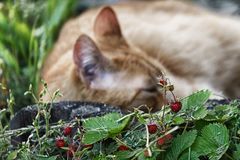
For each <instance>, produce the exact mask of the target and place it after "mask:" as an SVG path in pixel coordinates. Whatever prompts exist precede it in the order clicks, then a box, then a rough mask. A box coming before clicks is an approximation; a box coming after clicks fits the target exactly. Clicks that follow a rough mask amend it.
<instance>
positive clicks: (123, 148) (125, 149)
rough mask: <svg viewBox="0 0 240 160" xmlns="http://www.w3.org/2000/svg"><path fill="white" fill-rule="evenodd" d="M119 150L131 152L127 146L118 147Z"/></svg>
mask: <svg viewBox="0 0 240 160" xmlns="http://www.w3.org/2000/svg"><path fill="white" fill-rule="evenodd" d="M118 150H119V151H127V150H129V148H128V147H127V146H125V145H120V146H119V147H118Z"/></svg>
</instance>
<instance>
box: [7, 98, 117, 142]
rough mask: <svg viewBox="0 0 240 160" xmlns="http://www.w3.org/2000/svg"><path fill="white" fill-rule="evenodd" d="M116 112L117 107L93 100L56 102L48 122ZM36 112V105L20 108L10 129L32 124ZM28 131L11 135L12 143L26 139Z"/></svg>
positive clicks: (42, 123) (42, 122)
mask: <svg viewBox="0 0 240 160" xmlns="http://www.w3.org/2000/svg"><path fill="white" fill-rule="evenodd" d="M112 112H118V113H122V111H121V109H120V108H118V107H113V106H110V105H106V104H101V103H93V102H73V101H70V102H66V101H64V102H58V103H53V104H52V109H51V118H50V123H56V122H58V121H59V120H63V121H70V120H72V119H74V118H75V117H78V118H81V119H84V118H88V117H95V116H101V115H104V114H106V113H112ZM36 114H37V105H32V106H28V107H25V108H23V109H21V110H20V111H19V112H17V113H16V115H15V116H14V117H13V119H12V120H11V122H10V129H11V130H14V129H19V128H23V127H27V126H29V125H32V122H33V120H34V118H35V116H36ZM41 119H42V121H41V125H44V120H43V117H41ZM28 136H29V133H25V134H23V135H21V136H13V137H11V143H12V145H14V146H16V145H17V144H19V143H21V142H23V141H26V140H27V138H28Z"/></svg>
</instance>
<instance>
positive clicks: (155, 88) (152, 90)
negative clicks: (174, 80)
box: [142, 86, 158, 93]
mask: <svg viewBox="0 0 240 160" xmlns="http://www.w3.org/2000/svg"><path fill="white" fill-rule="evenodd" d="M142 91H144V92H149V93H155V92H157V91H158V90H157V87H156V86H151V87H148V88H144V89H142Z"/></svg>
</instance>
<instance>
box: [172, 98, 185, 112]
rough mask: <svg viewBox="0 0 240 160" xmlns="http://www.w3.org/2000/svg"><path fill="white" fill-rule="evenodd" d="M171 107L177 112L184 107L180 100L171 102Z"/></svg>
mask: <svg viewBox="0 0 240 160" xmlns="http://www.w3.org/2000/svg"><path fill="white" fill-rule="evenodd" d="M170 108H171V110H172V111H173V112H175V113H177V112H178V111H180V110H181V108H182V103H181V102H179V101H176V102H173V103H171V104H170Z"/></svg>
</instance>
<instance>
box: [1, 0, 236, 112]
mask: <svg viewBox="0 0 240 160" xmlns="http://www.w3.org/2000/svg"><path fill="white" fill-rule="evenodd" d="M117 1H118V0H61V1H60V0H46V1H44V0H5V1H2V2H0V84H1V86H0V108H2V107H4V106H6V103H7V99H9V92H8V90H9V89H10V90H11V93H12V94H13V96H14V97H15V105H14V106H15V107H14V110H15V111H16V110H18V109H20V108H22V107H24V106H26V105H29V104H32V103H34V101H33V99H31V98H30V97H29V96H24V92H25V91H26V90H28V87H29V84H32V85H33V90H34V91H35V93H37V89H38V86H39V83H40V69H41V67H42V65H43V62H44V59H45V58H46V56H47V54H48V53H49V51H50V50H51V48H52V46H53V44H54V41H55V40H56V38H57V35H58V33H59V30H60V29H61V26H62V24H63V23H64V22H65V21H66V20H67V19H69V18H70V17H73V16H77V15H78V14H80V13H81V12H82V11H83V10H85V9H86V8H89V7H93V6H96V5H100V4H103V3H105V4H109V3H115V2H117ZM119 1H122V0H119ZM193 1H194V2H196V3H198V4H200V5H203V6H206V7H210V8H213V9H216V10H219V11H220V12H224V13H230V14H239V13H240V12H239V2H238V1H237V0H193Z"/></svg>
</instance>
